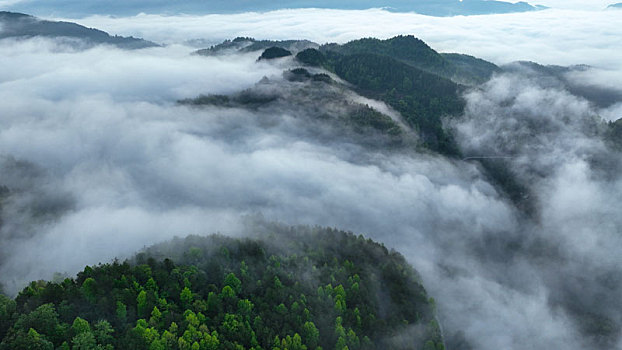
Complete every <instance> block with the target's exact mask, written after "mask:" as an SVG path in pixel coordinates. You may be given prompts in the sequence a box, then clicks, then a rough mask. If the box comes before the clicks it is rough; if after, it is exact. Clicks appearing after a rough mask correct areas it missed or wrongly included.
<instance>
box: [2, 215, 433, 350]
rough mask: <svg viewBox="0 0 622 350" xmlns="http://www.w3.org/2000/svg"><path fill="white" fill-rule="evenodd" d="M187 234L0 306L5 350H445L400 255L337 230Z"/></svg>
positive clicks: (37, 285) (31, 289)
mask: <svg viewBox="0 0 622 350" xmlns="http://www.w3.org/2000/svg"><path fill="white" fill-rule="evenodd" d="M259 230H260V231H265V233H259V234H256V235H255V236H254V237H255V238H252V239H251V238H243V239H235V238H229V237H225V236H221V235H212V236H208V237H200V236H189V237H187V238H185V239H179V238H177V239H174V240H172V241H170V242H166V243H163V244H159V245H156V246H153V247H150V248H147V249H146V250H144V251H143V252H141V253H139V254H137V255H136V256H135V257H134V258H133V259H131V260H129V261H125V262H123V263H120V262H117V261H115V262H113V263H111V264H104V265H98V266H94V267H88V266H87V267H86V268H85V269H84V271H82V272H80V273H79V274H78V275H77V277H76V278H71V279H70V278H68V279H65V280H64V281H62V282H59V283H54V282H43V281H39V282H32V283H31V284H30V286H28V287H27V288H25V289H24V290H23V291H22V292H21V293H20V294H19V295H18V296H17V298H16V299H15V300H10V299H8V298H6V297H0V335H1V336H2V338H3V340H2V343H1V345H0V349H56V348H61V349H69V348H73V349H78V348H79V349H113V348H117V349H320V348H322V349H350V350H354V349H444V345H443V340H442V336H441V334H440V330H439V327H438V324H437V323H436V320H435V316H434V302H433V300H431V299H429V298H428V296H427V294H426V291H425V289H424V288H423V286H422V285H421V282H420V280H419V278H418V276H417V274H416V272H415V271H414V270H413V269H412V268H411V267H410V266H408V264H407V263H406V261H405V260H404V257H403V256H402V255H400V254H399V253H396V252H394V251H389V250H387V248H385V247H384V246H383V245H381V244H378V243H375V242H373V241H371V240H369V239H365V238H363V237H362V236H355V235H353V234H351V233H347V232H343V231H337V230H334V229H329V228H309V227H295V228H294V227H285V226H281V225H276V224H274V225H267V227H264V228H261V229H259Z"/></svg>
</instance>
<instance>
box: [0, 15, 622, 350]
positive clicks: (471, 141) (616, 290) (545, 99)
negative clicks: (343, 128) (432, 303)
mask: <svg viewBox="0 0 622 350" xmlns="http://www.w3.org/2000/svg"><path fill="white" fill-rule="evenodd" d="M346 14H347V15H346ZM561 15H564V16H567V17H566V19H560V18H559V16H561ZM568 16H569V18H570V20H572V21H573V23H574V26H573V27H571V28H568V26H567V25H566V26H565V27H563V30H562V29H559V30H556V29H554V28H557V27H558V26H562V25H564V23H567V22H568V21H569V19H568ZM615 18H616V17H615V15H612V14H610V13H609V12H607V13H596V12H594V13H590V12H572V11H565V12H555V11H545V12H538V13H535V14H531V15H529V16H527V15H506V16H490V17H469V18H450V19H429V18H426V17H423V16H417V15H412V14H390V13H388V12H384V11H379V10H370V11H356V12H347V13H344V12H343V11H319V10H300V11H279V12H271V13H267V14H264V15H262V17H261V20H257V15H256V14H240V15H231V16H220V15H219V16H205V17H164V16H137V17H134V18H129V19H128V18H125V19H112V18H103V17H93V18H88V19H85V20H84V21H81V23H82V24H86V25H88V26H98V27H102V28H103V29H106V30H108V31H110V32H111V33H113V34H123V35H135V36H144V37H145V38H147V39H152V40H157V41H164V42H169V43H173V44H172V45H170V46H168V47H164V48H152V49H145V50H138V51H132V52H126V51H120V50H117V49H114V48H110V47H98V48H93V49H90V50H86V51H75V50H73V49H71V48H70V47H66V46H63V45H62V44H61V45H59V44H58V43H55V42H54V41H50V40H39V39H33V40H26V41H6V40H5V41H2V42H1V43H0V64H1V66H2V67H4V69H3V70H2V71H1V72H0V98H1V99H2V101H3V103H2V104H1V105H0V123H1V125H2V128H1V129H0V150H1V151H0V163H1V166H0V169H1V172H0V179H1V181H0V182H1V183H0V184H4V185H6V186H7V187H8V188H9V189H10V193H9V194H8V196H7V195H6V194H4V192H0V195H1V196H3V198H4V199H3V200H2V230H1V231H0V237H1V239H2V246H1V247H0V264H1V266H0V275H1V276H3V280H2V283H3V284H4V285H5V287H7V289H8V290H9V291H12V292H15V291H16V290H17V289H18V288H20V287H21V286H23V284H24V283H25V282H26V281H28V280H31V279H38V278H50V277H51V276H52V274H53V273H54V272H55V271H60V272H66V273H69V274H73V273H75V272H76V271H77V270H78V269H80V268H81V267H82V266H83V265H84V264H93V263H97V262H100V261H107V260H109V259H112V258H114V257H115V256H118V257H124V256H127V255H129V254H131V253H133V252H134V251H136V250H137V249H139V248H141V247H142V246H144V245H149V244H151V243H155V242H158V241H161V240H163V239H166V238H169V237H172V236H174V235H179V236H181V235H186V234H190V233H196V234H207V233H211V232H215V231H221V232H223V233H227V234H238V233H239V232H240V231H242V228H241V227H240V224H239V222H240V216H241V215H244V214H253V213H261V214H263V215H264V216H265V217H266V218H267V219H269V220H279V221H283V222H286V223H289V224H311V225H316V224H318V225H329V226H337V227H339V228H342V229H350V230H353V231H355V232H357V233H363V234H366V235H368V236H370V237H372V238H375V239H377V240H380V241H382V242H384V243H385V244H387V245H388V246H390V247H395V248H396V249H398V250H399V251H400V252H402V253H403V254H405V255H406V256H407V258H408V260H409V261H410V262H412V263H413V264H414V265H415V267H416V268H417V269H418V270H419V271H420V272H421V274H422V277H423V279H424V283H425V284H426V286H428V289H429V291H430V292H431V294H432V295H433V296H434V297H435V298H436V299H437V304H438V308H439V315H440V318H441V322H442V323H443V325H444V331H445V335H446V336H447V339H450V340H451V342H452V343H453V344H458V343H459V342H460V341H461V340H465V341H466V342H468V343H470V344H471V345H472V346H473V348H476V349H499V348H501V349H534V348H567V349H579V348H585V347H590V346H591V345H593V344H591V343H587V342H586V340H585V339H584V337H583V335H582V333H580V332H579V331H578V329H579V328H580V323H579V322H578V321H577V320H581V317H584V316H585V311H586V310H592V311H593V312H594V313H595V314H599V315H602V316H606V317H608V318H609V319H610V320H611V321H612V322H617V323H620V322H622V320H620V316H619V315H620V314H621V313H620V302H619V295H620V291H621V290H622V288H621V287H620V286H619V282H617V281H619V280H620V279H619V278H618V274H617V272H616V269H615V267H616V266H619V263H620V261H619V257H618V255H617V254H616V252H618V251H619V248H620V245H621V243H622V242H620V241H619V239H618V238H617V237H618V235H617V233H618V232H619V231H620V228H621V227H622V223H621V222H620V219H619V215H617V214H618V210H617V207H618V206H617V199H618V198H620V195H621V194H622V185H621V182H620V180H619V176H618V175H617V174H618V173H619V171H618V170H619V164H620V159H619V158H620V155H619V153H616V152H614V151H611V150H610V149H609V148H608V147H607V145H606V144H605V143H603V142H602V140H601V138H600V136H599V135H600V131H599V128H600V127H601V125H600V124H599V123H598V116H599V114H602V112H603V111H598V110H596V109H595V108H594V107H593V106H592V105H590V104H589V103H588V102H586V101H584V100H582V99H579V98H576V97H574V96H572V95H570V94H569V93H568V92H567V91H564V90H563V89H559V88H551V87H547V86H542V85H541V84H539V83H538V82H537V81H534V80H532V79H530V78H529V77H525V76H522V75H520V74H518V73H517V74H513V75H503V76H497V77H495V79H493V80H492V81H491V82H489V83H487V84H485V85H484V86H482V87H479V88H477V89H474V90H472V91H470V92H468V93H467V94H466V95H465V98H466V100H467V109H466V112H465V115H464V116H462V118H460V119H459V121H458V122H455V123H454V124H453V125H452V127H453V128H454V129H455V130H456V133H457V135H458V140H459V141H460V142H461V145H462V146H463V147H464V148H465V149H466V150H467V151H468V152H471V154H474V155H478V154H479V155H487V154H493V155H494V154H499V153H503V155H506V154H507V155H510V156H512V157H514V158H512V159H509V160H506V161H504V166H506V167H508V168H509V169H510V170H511V171H512V173H513V174H514V175H515V176H516V179H517V181H520V182H521V183H523V184H526V185H527V186H528V188H529V189H530V193H531V194H532V196H533V197H531V198H529V200H530V201H533V203H535V204H534V206H535V207H536V210H537V213H536V214H537V215H533V216H531V217H526V216H525V215H523V214H522V213H520V211H519V209H517V208H516V207H515V206H514V205H513V203H512V202H511V201H510V200H508V199H506V198H505V197H504V196H503V195H502V194H501V192H500V190H498V189H497V188H496V187H495V185H494V183H492V182H490V181H489V180H488V177H487V176H486V175H485V174H484V171H483V169H482V168H480V166H479V165H478V163H477V162H472V161H470V162H462V161H456V160H448V159H445V158H443V157H440V156H432V155H424V154H415V153H414V152H410V153H408V152H393V151H383V150H370V149H369V148H366V147H364V146H361V145H357V144H356V143H353V142H352V140H351V139H349V138H347V137H340V138H335V139H334V140H332V141H331V142H330V143H329V144H324V143H323V142H319V141H317V140H314V139H313V138H312V137H309V135H308V134H305V133H303V132H300V130H313V129H314V128H320V127H322V126H321V125H319V124H317V123H313V122H310V121H308V120H304V119H300V118H299V116H297V115H295V114H294V112H293V111H295V108H289V109H288V108H283V110H282V112H281V113H279V111H278V110H269V111H257V110H245V109H237V108H230V109H220V108H216V107H206V108H203V109H194V108H190V107H187V106H181V105H177V104H176V103H175V101H176V100H177V99H180V98H187V97H194V96H196V95H198V94H200V93H231V92H235V91H239V90H242V89H245V88H248V87H251V86H253V85H254V84H255V83H256V82H257V81H259V80H260V79H261V78H262V77H263V76H267V77H269V78H270V79H271V80H272V81H276V82H278V81H280V79H282V78H281V72H282V70H283V69H286V68H288V67H289V66H290V64H291V63H290V62H291V61H288V60H283V61H281V62H280V63H277V64H270V63H264V62H261V63H257V62H256V61H255V60H256V58H257V56H258V55H259V53H250V54H248V55H243V56H239V57H233V56H224V57H211V58H205V57H197V56H191V55H189V53H190V52H191V51H192V49H191V48H189V47H187V46H184V45H182V44H180V43H182V42H183V41H185V40H187V39H192V38H194V39H196V38H202V39H205V40H207V41H208V42H216V41H218V40H220V39H224V38H230V37H232V36H236V35H250V36H255V37H258V38H275V39H285V38H292V37H297V38H304V39H311V40H315V41H318V42H324V41H340V42H341V41H346V40H349V39H354V38H358V37H361V36H378V37H387V36H391V35H394V34H405V33H415V34H416V35H417V36H420V37H422V38H423V39H425V40H427V41H428V42H430V44H432V46H434V47H435V48H439V49H441V50H443V51H458V52H465V53H470V54H475V55H479V56H483V57H485V58H488V59H493V60H494V61H495V62H498V63H504V62H507V61H511V60H514V59H530V60H538V61H541V62H543V63H560V64H576V63H590V64H593V65H597V66H599V67H601V68H602V69H608V70H609V71H613V72H614V73H612V74H602V75H598V74H594V75H591V74H590V72H591V71H587V72H584V73H580V75H575V76H573V77H572V78H573V79H579V80H587V81H589V83H590V84H594V85H599V86H610V87H615V79H616V78H615V77H616V75H615V74H617V73H615V71H616V70H618V69H619V68H620V67H619V62H621V60H619V59H620V58H621V56H620V55H621V53H620V52H619V50H617V47H619V45H617V46H616V43H619V40H620V39H619V38H620V37H621V36H620V35H619V34H620V31H621V29H620V27H619V26H616V25H615V21H614V20H613V19H615ZM612 22H613V23H612ZM171 28H172V29H171ZM374 28H376V29H374ZM551 28H553V29H551ZM562 53H563V54H562ZM591 79H593V80H591ZM353 99H355V100H356V99H359V97H353ZM612 108H616V107H615V106H613V107H611V108H610V109H609V110H613V109H612ZM612 113H615V112H612ZM301 135H302V136H303V137H301ZM572 305H576V308H573V307H571V306H572ZM577 315H579V316H577ZM457 331H462V332H463V335H462V336H459V335H457V334H456V332H457ZM586 344H587V345H586ZM607 345H608V347H609V348H613V347H615V344H607ZM618 348H619V346H618Z"/></svg>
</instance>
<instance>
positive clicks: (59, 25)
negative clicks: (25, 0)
mask: <svg viewBox="0 0 622 350" xmlns="http://www.w3.org/2000/svg"><path fill="white" fill-rule="evenodd" d="M0 24H2V31H0V39H7V38H32V37H48V38H71V39H78V40H82V41H84V42H85V43H86V44H87V45H98V44H108V45H114V46H117V47H119V48H122V49H142V48H148V47H156V46H159V45H158V44H156V43H153V42H151V41H147V40H144V39H139V38H134V37H122V36H117V35H115V36H111V35H110V34H108V33H106V32H104V31H102V30H99V29H94V28H87V27H85V26H82V25H80V24H77V23H73V22H62V21H61V22H58V21H48V20H43V19H39V18H37V17H35V16H31V15H28V14H24V13H18V12H8V11H0Z"/></svg>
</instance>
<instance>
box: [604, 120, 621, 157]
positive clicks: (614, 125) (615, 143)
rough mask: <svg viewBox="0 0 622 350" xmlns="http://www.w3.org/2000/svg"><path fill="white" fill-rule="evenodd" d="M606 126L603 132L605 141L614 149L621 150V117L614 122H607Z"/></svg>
mask: <svg viewBox="0 0 622 350" xmlns="http://www.w3.org/2000/svg"><path fill="white" fill-rule="evenodd" d="M621 117H622V116H621ZM608 126H609V128H608V129H607V132H606V134H605V139H606V141H607V142H608V143H609V144H610V145H611V146H612V147H613V148H614V149H617V150H621V151H622V118H621V119H618V120H616V121H615V122H609V124H608Z"/></svg>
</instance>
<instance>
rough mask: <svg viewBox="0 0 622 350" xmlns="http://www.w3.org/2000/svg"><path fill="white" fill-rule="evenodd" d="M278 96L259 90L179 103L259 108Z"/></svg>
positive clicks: (210, 96) (192, 99) (206, 96)
mask: <svg viewBox="0 0 622 350" xmlns="http://www.w3.org/2000/svg"><path fill="white" fill-rule="evenodd" d="M277 99H278V96H277V95H275V94H271V93H265V92H263V91H257V90H251V89H248V90H244V91H242V92H239V93H237V94H234V95H231V96H227V95H201V96H199V97H197V98H190V99H185V100H181V101H179V103H180V104H186V105H192V106H202V105H212V106H218V107H240V106H242V107H246V108H258V107H261V106H263V105H266V104H268V103H271V102H274V101H276V100H277Z"/></svg>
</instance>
